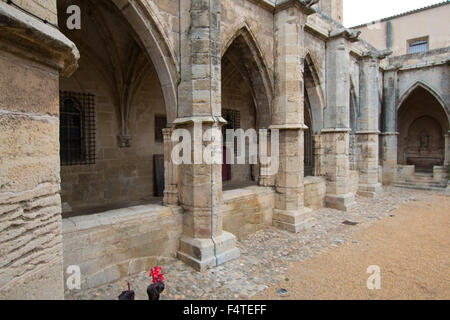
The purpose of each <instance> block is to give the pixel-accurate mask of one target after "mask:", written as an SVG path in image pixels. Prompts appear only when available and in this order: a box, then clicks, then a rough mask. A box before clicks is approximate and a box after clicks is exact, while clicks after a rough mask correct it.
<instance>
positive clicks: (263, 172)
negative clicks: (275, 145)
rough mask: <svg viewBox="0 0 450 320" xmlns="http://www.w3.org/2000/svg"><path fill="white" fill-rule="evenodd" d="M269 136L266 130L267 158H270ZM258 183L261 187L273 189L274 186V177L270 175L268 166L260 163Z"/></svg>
mask: <svg viewBox="0 0 450 320" xmlns="http://www.w3.org/2000/svg"><path fill="white" fill-rule="evenodd" d="M271 141H272V138H271V135H270V131H269V130H267V151H266V152H267V156H269V157H270V156H271V154H270V151H271V147H272V145H271ZM259 171H260V173H259V181H258V185H260V186H261V187H273V186H274V185H275V177H274V176H273V175H272V173H271V168H270V164H263V163H261V162H260V164H259Z"/></svg>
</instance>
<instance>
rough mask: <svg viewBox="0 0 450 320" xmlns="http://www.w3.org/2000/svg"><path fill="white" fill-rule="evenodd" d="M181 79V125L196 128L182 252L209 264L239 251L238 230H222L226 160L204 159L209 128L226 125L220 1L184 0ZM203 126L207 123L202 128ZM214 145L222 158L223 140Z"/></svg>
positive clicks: (192, 261)
mask: <svg viewBox="0 0 450 320" xmlns="http://www.w3.org/2000/svg"><path fill="white" fill-rule="evenodd" d="M181 10H182V25H181V42H182V47H181V52H182V64H181V82H180V85H179V104H178V117H179V118H178V119H176V120H175V121H174V126H175V128H182V129H185V130H187V131H188V132H189V133H190V139H191V145H192V151H191V164H186V163H184V164H182V165H180V178H179V199H180V203H181V205H182V207H183V208H184V219H183V223H184V224H183V237H182V239H181V243H180V251H179V252H178V257H179V258H180V259H181V260H182V261H184V262H185V263H187V264H189V265H191V266H192V267H194V268H196V269H197V270H205V269H207V268H209V267H214V266H217V265H219V264H222V263H225V262H226V261H228V260H230V259H234V258H237V257H238V256H239V250H238V249H237V248H236V238H235V236H234V235H232V234H231V233H228V232H224V231H223V230H222V213H221V207H222V202H223V200H222V165H221V164H214V165H212V164H208V163H206V162H205V161H204V159H203V157H202V155H203V152H202V151H203V150H202V147H204V146H206V145H209V143H207V142H202V140H203V139H202V137H203V134H204V133H205V132H206V131H207V130H208V129H211V128H215V129H218V130H220V127H221V126H222V125H223V123H224V122H225V120H224V119H223V118H222V117H221V90H220V87H221V84H220V83H221V79H220V75H221V70H220V68H221V55H220V1H219V0H211V1H204V0H181ZM200 128H201V129H200ZM213 144H214V151H215V153H216V155H218V158H219V159H222V145H221V141H217V140H215V141H214V143H213Z"/></svg>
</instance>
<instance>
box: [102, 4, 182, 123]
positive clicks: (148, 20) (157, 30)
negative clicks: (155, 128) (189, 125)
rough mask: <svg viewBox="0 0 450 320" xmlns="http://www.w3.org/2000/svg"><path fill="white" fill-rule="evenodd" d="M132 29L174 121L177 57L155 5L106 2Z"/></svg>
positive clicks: (169, 116)
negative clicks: (155, 73)
mask: <svg viewBox="0 0 450 320" xmlns="http://www.w3.org/2000/svg"><path fill="white" fill-rule="evenodd" d="M109 1H111V2H112V3H114V5H115V6H116V7H117V8H118V9H119V10H120V12H121V13H122V15H123V17H124V18H125V19H126V20H127V21H128V23H129V25H130V26H131V27H132V28H133V29H134V31H135V33H136V35H137V37H138V40H139V42H140V44H141V45H142V49H143V50H144V51H145V53H146V54H147V55H148V57H149V58H150V60H151V61H152V63H153V65H154V66H155V69H156V72H157V74H158V78H159V81H160V84H161V88H162V91H163V95H164V102H165V106H166V113H167V120H168V122H169V123H172V122H173V121H174V120H175V119H176V118H177V114H178V112H177V78H178V68H177V65H178V64H177V58H176V54H175V49H174V46H173V45H172V43H171V42H170V40H169V37H168V35H167V34H166V30H169V28H168V27H167V26H165V23H164V22H163V21H164V20H163V18H162V17H161V16H160V15H159V13H158V9H157V7H156V5H155V4H153V3H152V2H150V1H143V0H127V1H123V0H109Z"/></svg>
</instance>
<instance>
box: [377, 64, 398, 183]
mask: <svg viewBox="0 0 450 320" xmlns="http://www.w3.org/2000/svg"><path fill="white" fill-rule="evenodd" d="M397 70H398V68H391V69H387V70H385V72H384V79H383V103H382V116H381V117H382V121H381V124H382V133H381V164H382V166H383V184H385V185H392V184H393V183H394V182H395V179H396V172H397V143H398V132H397V101H398V93H397V91H398V89H397Z"/></svg>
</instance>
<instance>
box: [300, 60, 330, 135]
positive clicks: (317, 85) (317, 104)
mask: <svg viewBox="0 0 450 320" xmlns="http://www.w3.org/2000/svg"><path fill="white" fill-rule="evenodd" d="M304 84H305V89H306V93H307V94H308V99H309V105H310V106H311V110H310V111H311V124H312V128H311V131H312V132H313V133H315V134H318V133H320V131H321V130H322V128H323V109H324V108H325V96H324V94H323V90H322V86H321V81H320V77H319V72H318V68H317V64H316V63H315V61H314V59H313V58H312V56H311V54H310V53H309V52H307V53H306V55H305V71H304Z"/></svg>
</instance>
